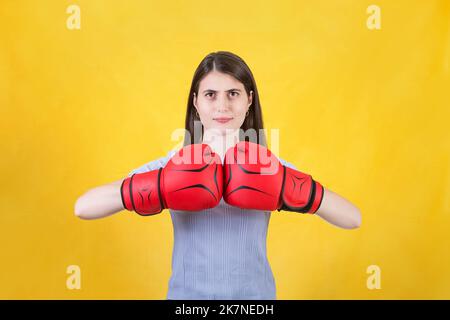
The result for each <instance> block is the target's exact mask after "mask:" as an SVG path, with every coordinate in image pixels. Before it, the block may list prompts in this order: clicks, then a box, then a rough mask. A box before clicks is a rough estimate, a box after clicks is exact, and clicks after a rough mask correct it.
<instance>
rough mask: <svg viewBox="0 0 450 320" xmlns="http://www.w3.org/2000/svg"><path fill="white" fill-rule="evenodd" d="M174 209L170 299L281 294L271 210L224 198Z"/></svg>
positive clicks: (159, 163)
mask: <svg viewBox="0 0 450 320" xmlns="http://www.w3.org/2000/svg"><path fill="white" fill-rule="evenodd" d="M176 152H177V151H176V150H171V151H170V152H169V153H168V154H167V156H165V157H162V158H159V159H156V160H154V161H151V162H149V163H147V164H145V165H143V166H141V167H139V168H137V169H135V170H133V171H131V172H130V173H129V175H128V176H131V175H132V174H135V173H143V172H147V171H151V170H156V169H159V168H162V167H164V166H165V165H166V163H167V162H168V161H169V159H170V158H171V157H172V156H173V155H174V154H175V153H176ZM279 160H280V162H281V163H282V164H283V165H285V166H287V167H290V168H293V169H296V168H295V166H294V165H292V164H290V163H288V162H286V161H284V160H282V159H281V158H279ZM169 212H170V216H171V218H172V225H173V234H174V245H173V251H172V275H171V277H170V280H169V290H168V293H167V299H175V300H179V299H186V300H191V299H195V300H214V299H222V300H229V299H233V300H239V299H248V300H251V299H261V300H265V299H270V300H275V299H276V288H275V279H274V277H273V274H272V269H271V268H270V264H269V261H268V259H267V253H266V240H267V227H268V225H269V220H270V214H271V212H270V211H260V210H247V209H240V208H237V207H233V206H230V205H228V204H227V203H226V202H224V200H223V198H222V199H221V201H220V203H219V205H217V206H216V207H214V208H212V209H206V210H202V211H196V212H192V211H179V210H169Z"/></svg>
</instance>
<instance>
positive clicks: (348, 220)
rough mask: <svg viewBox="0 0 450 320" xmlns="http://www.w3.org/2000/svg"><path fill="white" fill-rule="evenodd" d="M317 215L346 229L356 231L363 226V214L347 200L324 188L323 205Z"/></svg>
mask: <svg viewBox="0 0 450 320" xmlns="http://www.w3.org/2000/svg"><path fill="white" fill-rule="evenodd" d="M316 215H318V216H319V217H321V218H322V219H324V220H325V221H327V222H329V223H331V224H333V225H335V226H337V227H340V228H344V229H356V228H359V226H360V225H361V212H360V211H359V209H358V208H357V207H356V206H355V205H353V204H352V203H351V202H350V201H348V200H347V199H345V198H343V197H341V196H340V195H338V194H336V193H334V192H333V191H331V190H328V189H326V188H324V195H323V199H322V204H321V205H320V208H319V210H317V212H316Z"/></svg>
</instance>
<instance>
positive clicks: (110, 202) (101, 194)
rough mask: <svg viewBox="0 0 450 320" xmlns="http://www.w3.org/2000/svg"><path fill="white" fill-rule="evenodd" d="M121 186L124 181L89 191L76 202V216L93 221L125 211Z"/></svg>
mask: <svg viewBox="0 0 450 320" xmlns="http://www.w3.org/2000/svg"><path fill="white" fill-rule="evenodd" d="M121 184H122V179H121V180H118V181H115V182H113V183H110V184H107V185H103V186H100V187H96V188H93V189H90V190H88V191H87V192H86V193H84V194H83V195H82V196H80V197H79V198H78V199H77V201H76V202H75V215H76V216H77V217H79V218H81V219H86V220H91V219H99V218H104V217H107V216H110V215H112V214H114V213H116V212H119V211H121V210H123V209H124V208H123V204H122V198H121V196H120V186H121Z"/></svg>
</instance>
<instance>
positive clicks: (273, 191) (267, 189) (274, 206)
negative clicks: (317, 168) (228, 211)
mask: <svg viewBox="0 0 450 320" xmlns="http://www.w3.org/2000/svg"><path fill="white" fill-rule="evenodd" d="M224 172H225V176H224V180H225V181H224V182H225V188H224V194H223V197H224V200H225V202H227V203H228V204H230V205H232V206H236V207H240V208H243V209H256V210H270V211H273V210H278V211H280V210H285V211H294V212H301V213H315V212H316V211H317V210H318V209H319V207H320V204H321V203H322V198H323V192H324V190H323V186H322V185H321V184H320V183H319V182H317V181H314V180H313V179H312V177H311V176H310V175H307V174H305V173H302V172H300V171H297V170H294V169H291V168H288V167H286V166H283V165H282V164H281V163H280V162H279V160H278V159H277V157H275V156H274V155H273V154H272V153H271V152H270V150H269V149H267V148H265V147H264V146H261V145H258V144H256V143H252V142H247V141H245V142H244V141H241V142H239V143H238V144H236V145H235V146H234V147H232V148H230V149H229V150H228V151H227V152H226V154H225V158H224Z"/></svg>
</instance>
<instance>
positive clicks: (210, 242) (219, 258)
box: [75, 51, 361, 299]
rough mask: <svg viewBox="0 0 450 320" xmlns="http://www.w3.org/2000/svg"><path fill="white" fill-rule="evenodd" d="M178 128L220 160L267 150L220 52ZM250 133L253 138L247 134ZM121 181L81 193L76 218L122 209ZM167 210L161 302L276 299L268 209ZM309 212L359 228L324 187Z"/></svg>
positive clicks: (353, 211)
mask: <svg viewBox="0 0 450 320" xmlns="http://www.w3.org/2000/svg"><path fill="white" fill-rule="evenodd" d="M198 124H200V126H199V127H200V130H196V125H198ZM185 125H186V135H185V140H184V145H185V146H188V145H191V144H197V143H204V144H208V145H209V146H210V147H211V149H212V150H213V151H214V152H215V153H216V154H218V155H219V156H220V158H221V159H222V160H223V159H224V156H225V153H226V151H227V150H228V149H229V148H231V147H233V146H234V145H235V144H236V143H238V142H239V141H243V140H246V139H247V138H248V139H249V140H253V142H255V143H258V144H260V145H263V146H266V139H265V136H264V132H263V130H262V129H263V119H262V112H261V105H260V101H259V96H258V90H257V87H256V83H255V80H254V78H253V75H252V72H251V71H250V69H249V68H248V66H247V64H246V63H245V62H244V61H243V60H242V59H241V58H239V57H238V56H236V55H235V54H232V53H230V52H223V51H220V52H215V53H211V54H209V55H208V56H206V57H205V58H204V59H203V61H202V62H201V63H200V65H199V66H198V68H197V70H196V71H195V74H194V78H193V81H192V84H191V89H190V92H189V99H188V105H187V113H186V123H185ZM197 127H198V126H197ZM249 131H251V133H255V132H256V135H254V134H250V135H248V136H247V135H246V133H247V132H249ZM175 153H176V151H175V150H173V151H171V152H169V153H168V154H167V156H165V157H161V158H159V159H156V160H154V161H151V162H149V163H147V164H145V165H143V166H141V167H139V168H137V169H135V170H133V171H131V172H130V173H129V175H128V177H130V176H132V175H134V174H138V173H144V172H149V171H151V170H157V169H159V168H163V167H164V166H165V165H166V164H167V162H168V161H169V160H170V159H171V158H172V157H173V155H174V154H175ZM279 160H280V162H281V164H282V165H284V166H286V167H289V168H293V169H296V168H295V166H293V165H292V164H290V163H288V162H286V161H285V160H283V159H279ZM123 180H124V179H121V180H119V181H116V182H113V183H111V184H109V185H105V186H101V187H97V188H94V189H92V190H89V191H88V192H86V193H85V194H84V195H82V196H81V197H80V198H79V199H78V200H77V202H76V204H75V214H76V215H77V216H78V217H80V218H82V219H96V218H102V217H106V216H108V215H111V214H113V213H116V212H119V211H121V210H123V209H124V206H123V203H122V199H121V191H120V188H121V184H122V181H123ZM169 212H170V215H171V218H172V223H173V228H174V247H173V255H172V275H171V278H170V281H169V290H168V294H167V298H168V299H276V288H275V281H274V277H273V274H272V270H271V268H270V264H269V262H268V259H267V255H266V239H267V228H268V224H269V219H270V215H271V212H270V211H263V210H249V209H241V208H239V207H235V206H230V205H228V204H227V203H226V202H224V200H223V199H221V200H220V203H219V204H218V205H217V206H215V207H213V208H210V209H206V210H201V211H180V210H172V209H171V210H169ZM315 214H316V215H318V216H319V217H321V218H323V219H324V220H326V221H328V222H329V223H331V224H333V225H336V226H338V227H341V228H345V229H354V228H358V227H359V225H360V223H361V215H360V212H359V209H358V208H357V207H355V206H354V205H353V204H352V203H350V202H349V201H348V200H346V199H344V198H343V197H341V196H339V195H337V194H336V193H333V192H332V191H330V190H328V189H326V188H324V189H323V197H322V200H321V203H320V207H319V208H318V210H317V211H316V212H315Z"/></svg>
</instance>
